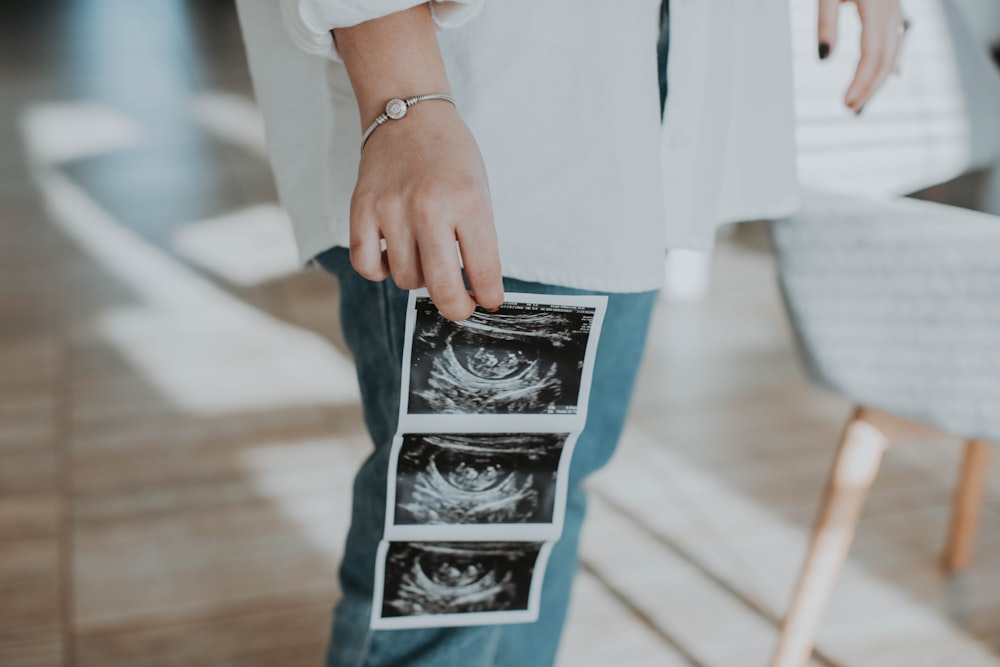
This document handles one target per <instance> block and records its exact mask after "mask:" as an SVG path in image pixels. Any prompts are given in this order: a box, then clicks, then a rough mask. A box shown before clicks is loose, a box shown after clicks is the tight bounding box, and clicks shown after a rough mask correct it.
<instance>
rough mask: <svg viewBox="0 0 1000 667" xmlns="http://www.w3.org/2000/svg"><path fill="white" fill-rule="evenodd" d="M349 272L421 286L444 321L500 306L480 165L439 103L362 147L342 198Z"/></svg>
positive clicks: (452, 112) (425, 105)
mask: <svg viewBox="0 0 1000 667" xmlns="http://www.w3.org/2000/svg"><path fill="white" fill-rule="evenodd" d="M381 239H385V245H386V250H385V252H383V251H382V249H381V242H380V240H381ZM456 240H457V241H458V246H459V248H460V249H461V254H462V260H463V263H464V264H465V273H466V276H467V277H468V280H469V285H470V286H471V288H472V296H470V295H469V293H468V292H467V291H466V289H465V285H464V283H463V282H462V272H461V268H460V267H459V260H458V251H457V250H456V247H455V242H456ZM351 264H352V265H353V266H354V269H355V270H356V271H357V272H358V273H360V274H361V275H362V276H364V277H365V278H368V279H369V280H384V279H385V278H386V277H388V276H389V275H390V274H391V275H392V277H393V280H394V281H395V282H396V284H397V285H398V286H399V287H401V288H403V289H417V288H419V287H424V286H426V287H427V291H428V292H429V293H430V296H431V299H432V300H433V302H434V304H435V305H436V306H437V308H438V310H440V311H441V314H442V315H444V316H445V317H447V318H448V319H450V320H464V319H466V318H467V317H469V315H471V314H472V312H473V310H474V309H475V306H476V304H477V303H478V304H479V305H480V306H482V307H483V308H485V309H487V310H495V309H496V308H499V307H500V305H501V304H502V303H503V281H502V273H501V270H500V256H499V253H498V251H497V239H496V232H495V230H494V227H493V209H492V204H491V202H490V192H489V185H488V183H487V180H486V170H485V167H484V165H483V159H482V156H481V155H480V153H479V147H478V146H477V145H476V141H475V139H474V138H473V137H472V133H471V132H469V129H468V127H466V125H465V122H464V121H463V120H462V118H461V116H460V115H459V114H458V112H457V111H456V109H455V108H454V107H453V106H452V105H451V104H449V103H448V102H446V101H439V100H429V101H426V102H420V103H418V104H415V105H414V106H413V107H411V108H410V109H409V110H408V111H407V114H406V117H405V118H403V119H400V120H398V121H389V122H387V123H385V124H383V125H382V126H380V127H379V128H378V129H377V130H376V131H375V132H374V133H373V134H372V136H371V138H370V139H369V140H368V143H367V145H366V146H365V149H364V152H363V153H362V156H361V165H360V168H359V170H358V182H357V185H356V186H355V189H354V196H353V198H352V200H351ZM473 297H474V298H473Z"/></svg>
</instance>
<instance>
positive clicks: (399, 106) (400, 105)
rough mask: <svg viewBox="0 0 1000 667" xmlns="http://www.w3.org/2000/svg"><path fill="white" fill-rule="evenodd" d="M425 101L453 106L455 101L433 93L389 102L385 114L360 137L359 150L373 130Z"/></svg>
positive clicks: (396, 118) (448, 96)
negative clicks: (447, 103)
mask: <svg viewBox="0 0 1000 667" xmlns="http://www.w3.org/2000/svg"><path fill="white" fill-rule="evenodd" d="M426 100H444V101H446V102H451V103H452V104H453V105H454V106H456V107H457V106H458V105H457V104H455V100H454V98H453V97H452V96H451V95H443V94H441V93H434V94H432V95H417V96H416V97H408V98H406V99H405V100H401V99H399V98H398V97H397V98H394V99H391V100H389V102H388V103H387V104H386V105H385V112H384V113H381V114H379V116H378V118H376V119H375V122H373V123H372V124H371V125H369V126H368V129H367V130H365V132H364V134H362V135H361V150H362V151H363V150H364V149H365V144H366V143H368V137H370V136H372V132H374V131H375V128H376V127H378V126H379V125H381V124H382V123H385V122H387V121H390V120H399V119H400V118H402V117H403V116H405V115H406V111H407V110H408V109H409V108H410V107H412V106H413V105H414V104H416V103H417V102H424V101H426Z"/></svg>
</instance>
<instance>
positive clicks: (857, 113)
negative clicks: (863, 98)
mask: <svg viewBox="0 0 1000 667" xmlns="http://www.w3.org/2000/svg"><path fill="white" fill-rule="evenodd" d="M864 110H865V105H864V104H862V105H861V106H859V107H858V110H857V111H855V112H854V115H856V116H860V115H861V112H862V111H864Z"/></svg>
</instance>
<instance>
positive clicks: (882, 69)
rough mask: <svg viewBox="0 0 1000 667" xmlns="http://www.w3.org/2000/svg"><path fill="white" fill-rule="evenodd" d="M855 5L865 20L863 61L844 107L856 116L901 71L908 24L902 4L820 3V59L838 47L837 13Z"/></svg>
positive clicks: (889, 0)
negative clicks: (886, 82) (904, 39)
mask: <svg viewBox="0 0 1000 667" xmlns="http://www.w3.org/2000/svg"><path fill="white" fill-rule="evenodd" d="M848 1H850V2H854V3H855V4H856V5H857V6H858V16H859V17H860V18H861V59H860V60H859V61H858V68H857V70H856V71H855V72H854V80H853V81H851V85H850V87H849V88H848V89H847V93H846V94H845V95H844V104H845V105H847V107H848V108H850V109H851V110H852V111H854V112H855V113H861V110H862V108H864V106H865V104H866V103H867V102H868V100H870V99H871V97H872V95H874V94H875V91H877V90H878V89H879V87H881V85H882V84H883V83H884V82H885V79H886V77H887V76H888V75H889V73H890V72H898V71H899V57H900V52H901V51H902V46H903V35H904V33H905V32H906V27H907V24H906V21H905V19H904V18H903V12H902V10H901V9H900V7H899V0H819V57H820V58H821V59H822V58H826V57H827V55H828V54H829V53H830V52H831V51H832V50H833V47H834V46H835V45H836V43H837V12H838V10H839V8H840V4H841V2H848Z"/></svg>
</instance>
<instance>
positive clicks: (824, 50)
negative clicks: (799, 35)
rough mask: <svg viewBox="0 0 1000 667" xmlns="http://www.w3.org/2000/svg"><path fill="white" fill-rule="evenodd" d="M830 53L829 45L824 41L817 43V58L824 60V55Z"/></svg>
mask: <svg viewBox="0 0 1000 667" xmlns="http://www.w3.org/2000/svg"><path fill="white" fill-rule="evenodd" d="M828 55H830V45H829V44H827V43H826V42H820V43H819V59H820V60H826V57H827V56H828Z"/></svg>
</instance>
